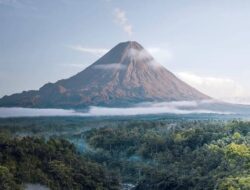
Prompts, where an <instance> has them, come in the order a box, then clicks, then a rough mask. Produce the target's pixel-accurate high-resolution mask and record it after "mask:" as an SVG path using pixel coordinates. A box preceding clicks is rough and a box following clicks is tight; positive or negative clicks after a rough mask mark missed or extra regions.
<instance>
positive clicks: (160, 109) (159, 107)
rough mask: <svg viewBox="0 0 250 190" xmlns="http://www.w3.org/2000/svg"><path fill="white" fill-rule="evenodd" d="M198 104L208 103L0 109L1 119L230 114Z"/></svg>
mask: <svg viewBox="0 0 250 190" xmlns="http://www.w3.org/2000/svg"><path fill="white" fill-rule="evenodd" d="M199 104H201V105H202V104H210V103H209V102H204V103H203V102H200V103H197V102H193V101H191V102H188V101H180V102H162V103H145V104H138V105H136V106H135V107H127V108H110V107H97V106H91V107H90V109H89V110H88V111H87V112H80V111H75V110H63V109H35V108H0V118H1V117H25V116H26V117H27V116H126V115H145V114H192V113H206V114H209V113H217V114H230V112H221V111H215V110H209V109H200V108H199Z"/></svg>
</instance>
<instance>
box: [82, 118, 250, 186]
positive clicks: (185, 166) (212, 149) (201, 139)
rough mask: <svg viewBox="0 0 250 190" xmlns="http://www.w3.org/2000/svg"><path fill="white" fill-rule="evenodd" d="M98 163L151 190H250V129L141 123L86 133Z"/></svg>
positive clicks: (234, 125) (196, 123) (221, 124)
mask: <svg viewBox="0 0 250 190" xmlns="http://www.w3.org/2000/svg"><path fill="white" fill-rule="evenodd" d="M85 135H86V138H87V139H88V142H89V144H90V145H91V146H93V147H95V148H96V149H97V150H98V152H97V153H95V154H94V155H93V159H96V160H97V161H98V162H100V163H103V164H107V165H108V166H109V167H110V168H113V169H116V170H118V171H120V173H121V175H122V176H124V178H125V179H126V180H128V181H134V182H135V183H138V185H137V187H136V190H146V189H162V190H163V189H164V190H165V189H183V190H184V189H211V190H212V189H220V190H233V189H243V190H244V189H246V190H247V189H250V123H248V122H237V121H235V122H228V123H224V122H205V121H193V122H179V123H174V124H167V125H166V124H165V123H164V122H152V123H151V122H147V123H138V124H137V125H133V124H131V125H127V126H123V127H119V128H110V127H106V128H101V129H94V130H91V131H88V132H86V134H85Z"/></svg>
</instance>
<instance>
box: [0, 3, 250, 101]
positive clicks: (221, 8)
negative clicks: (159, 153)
mask: <svg viewBox="0 0 250 190" xmlns="http://www.w3.org/2000/svg"><path fill="white" fill-rule="evenodd" d="M249 10H250V1H247V0H220V1H218V0H211V1H206V0H179V1H174V0H157V1H150V0H144V1H142V0H126V1H122V0H42V1H41V0H0V97H1V96H4V95H10V94H12V93H16V92H21V91H22V90H30V89H39V88H40V87H41V86H42V85H44V84H45V83H47V82H55V81H57V80H59V79H62V78H68V77H70V76H72V75H73V74H76V73H77V72H80V71H81V70H83V69H84V68H86V67H87V66H88V65H90V64H92V63H93V62H94V61H95V60H97V59H98V58H99V57H100V56H101V55H103V54H104V53H105V52H106V51H108V50H109V49H111V48H112V47H113V46H115V45H116V44H117V43H119V42H122V41H128V40H135V41H137V42H139V43H140V44H142V45H143V46H144V47H145V48H146V49H148V51H149V52H150V53H151V54H152V55H153V56H154V57H155V58H156V60H157V61H158V62H159V63H161V64H162V65H164V66H165V67H166V68H167V69H169V70H170V71H172V72H174V73H175V74H176V75H177V76H179V77H180V78H181V79H183V80H184V81H186V82H187V83H189V84H190V85H192V86H194V87H196V88H197V89H199V90H200V91H202V92H204V93H206V94H208V95H210V96H212V97H215V98H218V99H222V100H228V101H233V102H239V103H250V82H249V76H250V35H249V33H250V22H249V21H250V11H249Z"/></svg>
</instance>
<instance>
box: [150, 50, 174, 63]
mask: <svg viewBox="0 0 250 190" xmlns="http://www.w3.org/2000/svg"><path fill="white" fill-rule="evenodd" d="M147 50H148V52H149V53H151V54H152V55H153V57H154V58H155V59H156V60H157V61H159V62H160V63H161V64H164V63H166V62H168V61H170V60H171V59H172V58H173V54H172V52H170V51H169V50H168V49H166V48H159V47H149V48H147Z"/></svg>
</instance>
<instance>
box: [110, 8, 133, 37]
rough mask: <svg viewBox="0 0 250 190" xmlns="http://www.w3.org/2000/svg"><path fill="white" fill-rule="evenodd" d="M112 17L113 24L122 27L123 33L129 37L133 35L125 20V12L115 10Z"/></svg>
mask: <svg viewBox="0 0 250 190" xmlns="http://www.w3.org/2000/svg"><path fill="white" fill-rule="evenodd" d="M114 16H115V22H116V23H117V24H118V25H119V26H121V27H122V29H123V30H124V32H126V33H127V34H128V35H129V36H131V35H132V34H133V28H132V25H131V24H130V23H129V21H128V19H127V16H126V13H125V11H124V10H121V9H119V8H116V9H115V10H114Z"/></svg>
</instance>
